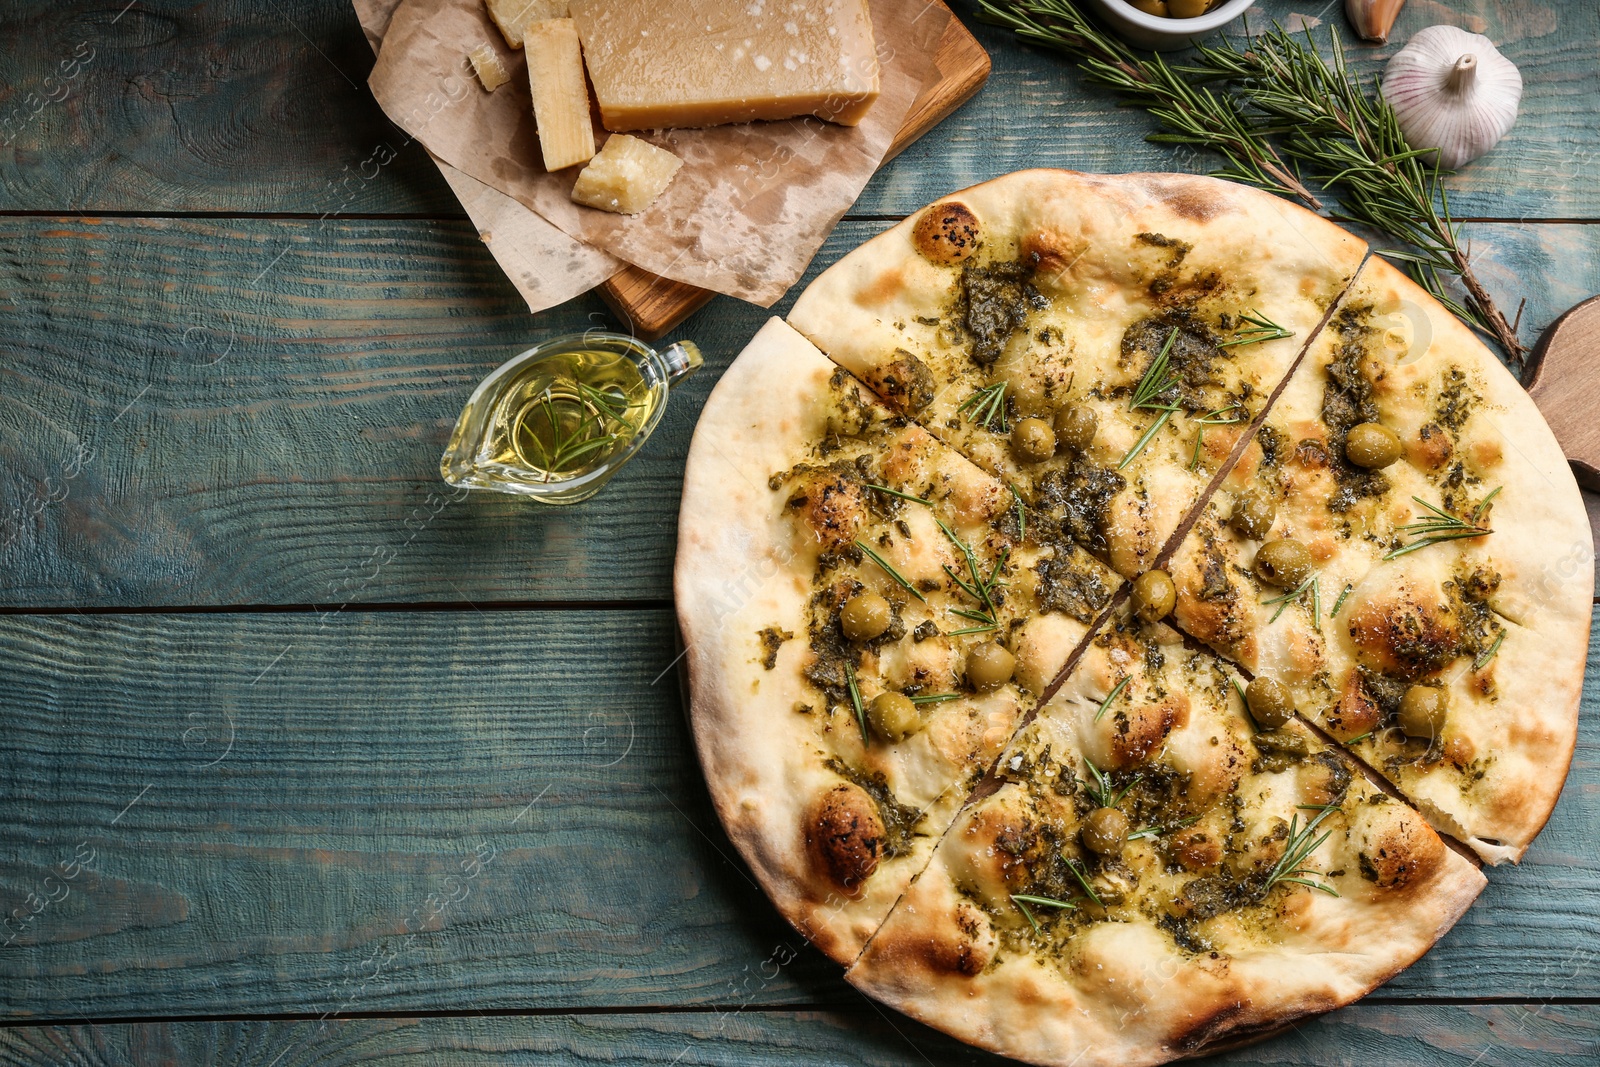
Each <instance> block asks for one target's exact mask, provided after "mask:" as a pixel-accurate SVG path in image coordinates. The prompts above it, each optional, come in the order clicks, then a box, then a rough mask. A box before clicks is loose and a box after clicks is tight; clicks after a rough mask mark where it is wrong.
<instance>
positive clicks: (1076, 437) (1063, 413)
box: [1056, 404, 1100, 452]
mask: <svg viewBox="0 0 1600 1067" xmlns="http://www.w3.org/2000/svg"><path fill="white" fill-rule="evenodd" d="M1099 428H1100V419H1099V417H1098V416H1096V415H1095V413H1094V410H1093V409H1092V408H1086V407H1084V406H1083V405H1081V404H1069V405H1067V406H1066V407H1064V408H1062V409H1061V410H1060V411H1058V412H1056V447H1058V448H1060V449H1061V450H1062V451H1063V452H1082V451H1084V450H1086V449H1087V448H1088V447H1089V446H1090V445H1092V444H1094V435H1095V431H1096V430H1098V429H1099Z"/></svg>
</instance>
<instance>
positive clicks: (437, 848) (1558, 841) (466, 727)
mask: <svg viewBox="0 0 1600 1067" xmlns="http://www.w3.org/2000/svg"><path fill="white" fill-rule="evenodd" d="M672 625H673V624H672V619H671V616H670V614H669V613H667V612H664V611H604V612H569V611H563V612H526V611H524V612H473V611H452V612H431V613H421V614H415V613H404V612H392V613H389V612H386V613H340V614H330V615H328V616H326V617H323V616H319V615H317V614H312V613H288V614H258V613H257V614H216V615H160V614H143V615H97V616H74V615H63V616H10V617H4V618H0V706H3V707H4V709H5V722H6V729H5V730H4V732H3V733H0V766H3V767H5V768H7V771H6V773H5V775H3V776H0V811H4V812H5V816H6V817H5V820H4V821H3V822H0V857H5V863H4V865H3V866H0V909H3V916H5V917H6V919H5V932H3V933H0V940H4V939H5V938H7V937H11V936H12V935H15V939H14V942H13V943H12V944H10V945H8V946H6V947H4V948H3V949H0V1013H3V1016H4V1017H5V1018H10V1019H13V1020H15V1019H19V1018H29V1017H34V1018H39V1017H43V1018H103V1017H107V1016H118V1015H137V1016H148V1015H237V1014H241V1013H249V1014H258V1013H293V1014H307V1015H313V1016H316V1015H320V1014H321V1013H324V1012H339V1013H345V1012H373V1011H399V1012H404V1011H422V1010H430V1011H472V1010H475V1009H489V1008H497V1009H499V1008H505V1009H530V1008H539V1009H551V1010H554V1009H570V1008H588V1009H597V1008H604V1009H614V1010H626V1009H639V1008H646V1007H683V1006H701V1007H704V1006H730V1005H733V1006H737V1005H739V1004H746V1003H748V1004H761V1005H788V1006H800V1007H814V1006H817V1005H819V1004H821V1005H829V1004H834V1005H837V1004H840V1003H848V1002H851V1001H850V999H849V998H850V997H852V996H853V994H849V993H848V992H847V990H846V987H845V986H844V985H843V982H842V980H841V978H840V975H839V970H838V968H837V967H835V966H833V965H831V964H829V963H827V962H826V961H825V960H824V959H823V958H822V957H821V956H820V955H819V954H817V953H815V952H813V951H811V950H810V949H808V948H806V947H805V946H804V945H803V944H802V943H801V942H800V940H799V939H798V938H797V937H796V935H794V934H793V933H792V932H791V931H790V930H789V929H788V928H787V927H786V926H785V925H784V924H783V922H782V921H781V919H780V918H779V917H778V916H777V914H776V913H775V912H774V911H773V909H772V907H771V905H770V904H768V902H767V901H766V900H765V898H764V897H763V896H762V894H761V893H760V891H759V890H758V889H757V887H756V886H755V884H754V882H753V881H751V880H750V879H749V875H748V874H747V873H746V872H745V871H744V868H743V866H742V865H740V864H738V863H737V862H734V861H733V859H732V857H733V856H734V852H733V850H732V848H731V847H730V845H729V843H728V842H727V840H726V839H725V838H724V836H723V834H722V831H721V829H720V828H719V826H718V824H717V821H716V819H715V817H714V815H713V814H712V812H711V810H710V807H709V803H708V801H707V799H706V796H705V793H704V785H703V783H702V780H701V777H700V771H699V768H698V766H697V764H696V762H695V759H694V756H693V751H692V747H691V745H690V743H689V740H688V736H687V730H686V727H685V724H684V721H683V716H682V711H681V708H680V705H679V702H678V698H677V694H676V692H675V687H674V686H673V684H672V681H673V680H672V678H671V677H670V674H669V675H667V676H666V677H662V674H663V671H664V669H665V668H666V667H667V666H668V664H669V663H671V661H672V660H673V656H674V652H673V640H672V632H673V631H672ZM1593 668H1594V665H1593V664H1591V671H1590V678H1589V688H1588V691H1587V694H1586V698H1585V702H1584V708H1585V715H1584V721H1583V725H1582V730H1581V735H1580V738H1579V745H1578V751H1577V755H1576V757H1575V760H1574V764H1573V770H1572V776H1571V779H1570V780H1569V782H1568V784H1567V788H1566V791H1565V793H1564V795H1563V796H1562V799H1561V802H1560V804H1559V805H1558V806H1557V808H1556V812H1555V816H1554V818H1553V819H1552V821H1551V824H1550V826H1549V827H1548V829H1547V830H1546V831H1545V833H1544V835H1543V836H1541V837H1540V838H1539V840H1538V841H1536V842H1535V844H1534V846H1533V848H1532V850H1531V851H1530V852H1529V855H1528V858H1527V860H1526V861H1525V862H1524V863H1523V865H1522V866H1521V867H1518V868H1514V869H1497V870H1495V871H1493V872H1491V878H1490V886H1489V888H1488V889H1487V890H1486V891H1485V893H1484V895H1483V897H1482V898H1481V899H1480V901H1479V903H1478V905H1477V906H1476V907H1475V908H1474V909H1473V910H1472V911H1471V912H1469V913H1468V915H1467V916H1466V918H1465V919H1463V920H1462V922H1461V923H1460V925H1458V926H1457V927H1456V929H1455V930H1453V931H1452V932H1451V933H1450V934H1449V935H1447V936H1446V938H1445V939H1444V940H1443V941H1442V942H1441V943H1440V944H1439V945H1438V946H1436V947H1435V949H1434V950H1433V951H1432V952H1430V953H1429V954H1428V955H1427V956H1425V957H1424V958H1423V959H1422V960H1421V961H1420V962H1419V963H1417V964H1416V965H1415V966H1413V967H1412V968H1411V969H1409V970H1407V971H1405V972H1403V973H1402V974H1401V975H1400V976H1398V977H1397V978H1396V979H1395V980H1394V981H1393V982H1391V983H1390V984H1389V985H1388V986H1386V987H1385V988H1384V990H1383V995H1384V996H1385V997H1389V998H1416V997H1439V996H1449V997H1452V998H1462V997H1474V996H1477V997H1498V998H1518V999H1528V1000H1533V1001H1546V1000H1550V999H1555V998H1564V997H1600V856H1597V855H1596V852H1595V849H1594V846H1593V837H1594V828H1595V827H1596V826H1597V825H1600V715H1597V711H1600V670H1595V669H1593ZM658 679H659V680H658ZM530 802H531V803H532V806H531V807H529V805H530ZM130 805H131V806H130ZM475 856H476V857H479V859H480V862H479V863H478V864H477V865H476V873H474V865H473V864H472V860H473V859H474V857H475ZM484 856H488V857H489V859H488V860H486V861H485V860H483V859H482V857H484ZM85 857H87V858H85ZM29 894H33V896H31V897H30V896H29Z"/></svg>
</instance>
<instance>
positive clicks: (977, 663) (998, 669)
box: [967, 641, 1017, 693]
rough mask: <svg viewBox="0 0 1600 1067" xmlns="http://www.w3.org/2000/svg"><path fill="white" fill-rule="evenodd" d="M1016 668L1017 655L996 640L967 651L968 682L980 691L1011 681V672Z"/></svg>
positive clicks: (983, 691)
mask: <svg viewBox="0 0 1600 1067" xmlns="http://www.w3.org/2000/svg"><path fill="white" fill-rule="evenodd" d="M1016 669H1017V659H1016V657H1015V656H1013V655H1012V654H1011V653H1009V652H1007V651H1006V650H1005V646H1003V645H1001V644H999V643H998V642H995V641H990V642H988V643H987V644H982V645H979V646H978V647H977V648H975V649H973V650H972V651H971V652H969V653H967V682H968V684H969V685H971V686H972V688H974V689H976V690H977V691H978V692H980V693H987V692H989V691H990V690H992V689H999V688H1000V687H1001V686H1002V685H1005V684H1006V683H1007V682H1009V681H1011V672H1013V671H1015V670H1016Z"/></svg>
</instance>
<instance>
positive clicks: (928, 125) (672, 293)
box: [599, 19, 990, 341]
mask: <svg viewBox="0 0 1600 1067" xmlns="http://www.w3.org/2000/svg"><path fill="white" fill-rule="evenodd" d="M891 46H892V44H891ZM933 65H934V68H935V69H936V70H938V71H939V80H938V81H937V82H935V83H934V84H933V85H929V86H926V87H925V88H924V89H923V90H922V93H921V95H919V96H918V97H917V99H916V100H914V101H913V102H912V105H911V111H910V112H909V113H908V114H907V115H906V118H905V122H904V124H902V125H901V127H900V130H899V132H898V133H896V134H895V138H894V141H893V142H891V143H890V145H889V154H888V155H887V156H885V157H884V164H885V165H887V164H888V162H889V161H890V160H892V159H894V157H895V156H897V155H899V154H900V153H901V152H903V151H905V150H906V148H907V147H908V146H910V145H911V143H912V142H914V141H915V140H917V138H919V137H921V136H922V135H923V134H925V133H927V132H928V131H929V130H931V129H933V127H934V126H936V125H938V124H939V123H940V122H941V121H942V120H944V119H945V118H946V117H948V116H949V115H950V113H951V112H953V111H955V110H956V108H958V107H960V106H961V105H962V104H964V103H965V102H966V101H967V100H968V99H970V98H971V96H972V94H973V93H976V92H977V91H978V90H979V89H981V88H982V87H983V83H984V82H985V81H986V80H987V79H988V77H989V67H990V63H989V54H988V53H987V52H985V51H984V50H983V48H982V46H980V45H979V44H978V41H977V39H976V38H975V37H973V36H972V34H971V33H970V32H969V31H968V30H967V28H966V27H965V26H963V25H962V24H961V21H960V20H959V19H950V20H949V22H948V23H947V24H946V26H945V31H944V33H943V35H942V36H940V38H939V45H938V50H937V52H936V53H935V55H934V59H933ZM599 293H600V299H602V300H604V301H605V302H606V306H607V307H609V308H610V309H611V311H612V313H613V314H615V315H616V316H617V318H619V319H621V320H622V321H623V322H625V323H627V324H628V325H629V327H630V329H632V330H633V331H635V332H636V333H637V334H638V335H639V336H640V337H643V338H644V339H645V340H647V341H653V340H655V339H656V338H658V337H661V336H662V335H663V334H665V333H666V332H667V331H668V330H670V329H672V328H673V327H674V326H676V325H678V324H679V323H680V322H682V321H683V320H684V319H686V318H688V317H689V316H690V315H692V314H694V313H695V312H696V311H698V310H700V309H701V308H702V307H705V305H706V303H707V302H708V301H709V300H710V299H711V298H712V297H713V296H714V295H716V294H714V293H712V292H711V291H710V290H709V289H699V288H696V287H695V286H692V285H688V284H686V283H684V282H678V281H673V280H672V279H671V278H663V277H661V276H660V275H659V274H651V273H650V272H649V271H647V270H644V269H643V268H641V267H635V266H633V265H631V264H630V265H628V266H627V267H625V268H624V269H623V270H622V271H621V272H620V273H619V274H615V275H612V276H611V277H610V278H608V279H607V280H606V281H605V282H603V283H601V285H600V287H599Z"/></svg>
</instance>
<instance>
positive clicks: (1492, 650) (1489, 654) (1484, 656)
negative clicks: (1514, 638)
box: [1472, 630, 1506, 671]
mask: <svg viewBox="0 0 1600 1067" xmlns="http://www.w3.org/2000/svg"><path fill="white" fill-rule="evenodd" d="M1505 639H1506V631H1504V630H1501V631H1500V632H1499V633H1498V634H1496V635H1495V638H1494V644H1492V645H1490V646H1489V647H1488V648H1486V649H1484V650H1483V651H1482V652H1480V653H1478V657H1477V658H1476V659H1474V660H1473V661H1472V669H1473V670H1475V671H1481V670H1483V669H1484V668H1485V667H1487V666H1488V665H1489V661H1490V660H1492V659H1494V657H1495V654H1496V653H1498V652H1499V651H1500V646H1501V644H1503V643H1504V642H1505Z"/></svg>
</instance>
